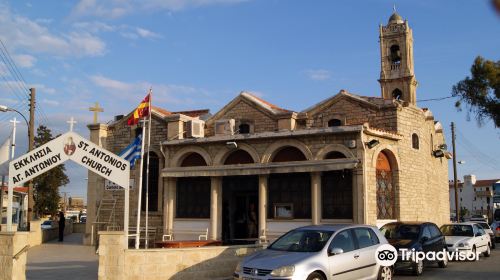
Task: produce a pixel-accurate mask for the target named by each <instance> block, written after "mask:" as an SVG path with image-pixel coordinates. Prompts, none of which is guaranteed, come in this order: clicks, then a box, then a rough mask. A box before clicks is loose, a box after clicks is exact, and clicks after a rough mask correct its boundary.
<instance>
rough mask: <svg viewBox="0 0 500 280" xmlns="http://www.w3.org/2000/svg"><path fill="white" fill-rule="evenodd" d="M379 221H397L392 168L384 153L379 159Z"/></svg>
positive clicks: (377, 174) (380, 154) (377, 171)
mask: <svg viewBox="0 0 500 280" xmlns="http://www.w3.org/2000/svg"><path fill="white" fill-rule="evenodd" d="M376 178H377V219H395V218H396V213H395V212H396V206H395V196H396V195H395V193H396V192H395V189H394V182H393V176H392V167H391V163H390V161H389V158H388V157H387V155H386V154H385V153H384V152H380V153H379V155H378V157H377V169H376Z"/></svg>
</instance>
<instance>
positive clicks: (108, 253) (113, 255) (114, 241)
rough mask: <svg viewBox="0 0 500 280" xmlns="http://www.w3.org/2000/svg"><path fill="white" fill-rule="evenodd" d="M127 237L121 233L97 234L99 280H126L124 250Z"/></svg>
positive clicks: (107, 232) (101, 232) (102, 232)
mask: <svg viewBox="0 0 500 280" xmlns="http://www.w3.org/2000/svg"><path fill="white" fill-rule="evenodd" d="M126 249H127V237H126V236H125V232H123V231H100V232H99V270H98V273H97V277H98V279H99V280H111V279H116V280H119V279H127V278H128V277H127V276H128V275H126V273H125V272H124V270H125V267H124V266H125V250H126Z"/></svg>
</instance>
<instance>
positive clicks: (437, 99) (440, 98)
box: [417, 96, 454, 102]
mask: <svg viewBox="0 0 500 280" xmlns="http://www.w3.org/2000/svg"><path fill="white" fill-rule="evenodd" d="M453 97H454V96H446V97H438V98H431V99H421V100H417V102H427V101H440V100H445V99H449V98H453Z"/></svg>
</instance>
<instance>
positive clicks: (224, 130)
mask: <svg viewBox="0 0 500 280" xmlns="http://www.w3.org/2000/svg"><path fill="white" fill-rule="evenodd" d="M234 126H235V121H234V119H228V120H218V121H216V122H215V135H233V134H234Z"/></svg>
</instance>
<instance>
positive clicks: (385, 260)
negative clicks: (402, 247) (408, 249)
mask: <svg viewBox="0 0 500 280" xmlns="http://www.w3.org/2000/svg"><path fill="white" fill-rule="evenodd" d="M375 260H376V261H377V264H378V265H381V266H393V265H394V264H395V263H396V261H397V260H398V251H397V250H396V248H394V246H392V245H390V244H383V245H380V246H379V247H378V248H377V251H375Z"/></svg>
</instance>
